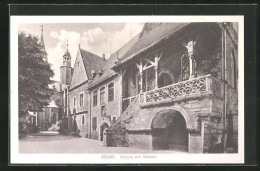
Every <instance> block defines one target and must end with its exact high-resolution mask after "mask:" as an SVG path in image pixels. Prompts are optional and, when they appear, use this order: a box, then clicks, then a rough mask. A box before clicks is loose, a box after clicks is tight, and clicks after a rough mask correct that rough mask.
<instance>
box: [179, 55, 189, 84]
mask: <svg viewBox="0 0 260 171" xmlns="http://www.w3.org/2000/svg"><path fill="white" fill-rule="evenodd" d="M181 71H182V80H188V79H189V76H190V66H189V57H188V55H184V56H183V57H182V59H181Z"/></svg>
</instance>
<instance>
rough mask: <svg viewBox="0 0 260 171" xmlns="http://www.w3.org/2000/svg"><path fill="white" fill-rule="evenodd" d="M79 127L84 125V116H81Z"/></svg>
mask: <svg viewBox="0 0 260 171" xmlns="http://www.w3.org/2000/svg"><path fill="white" fill-rule="evenodd" d="M81 125H85V115H82V116H81Z"/></svg>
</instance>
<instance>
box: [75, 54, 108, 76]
mask: <svg viewBox="0 0 260 171" xmlns="http://www.w3.org/2000/svg"><path fill="white" fill-rule="evenodd" d="M80 53H81V56H82V60H83V63H84V67H85V70H86V73H87V76H88V79H90V80H91V79H93V77H92V74H91V70H95V71H96V72H98V71H100V69H101V68H103V65H104V64H105V62H106V60H105V59H104V58H102V57H100V56H98V55H95V54H93V53H91V52H88V51H85V50H83V49H80Z"/></svg>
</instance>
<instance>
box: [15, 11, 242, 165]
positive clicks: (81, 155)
mask: <svg viewBox="0 0 260 171" xmlns="http://www.w3.org/2000/svg"><path fill="white" fill-rule="evenodd" d="M10 38H11V42H10V71H11V74H10V86H11V95H10V97H11V100H10V103H11V109H10V110H11V112H10V139H11V141H10V163H11V164H126V163H127V164H142V163H143V164H176V163H178V164H185V163H186V164H190V163H193V164H197V163H205V164H212V163H244V17H243V16H235V15H234V16H11V17H10Z"/></svg>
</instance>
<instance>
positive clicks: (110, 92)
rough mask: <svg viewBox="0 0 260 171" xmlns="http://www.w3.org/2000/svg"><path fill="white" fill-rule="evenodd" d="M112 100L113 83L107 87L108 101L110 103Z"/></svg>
mask: <svg viewBox="0 0 260 171" xmlns="http://www.w3.org/2000/svg"><path fill="white" fill-rule="evenodd" d="M113 100H114V83H110V84H109V85H108V101H109V102H111V101H113Z"/></svg>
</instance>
